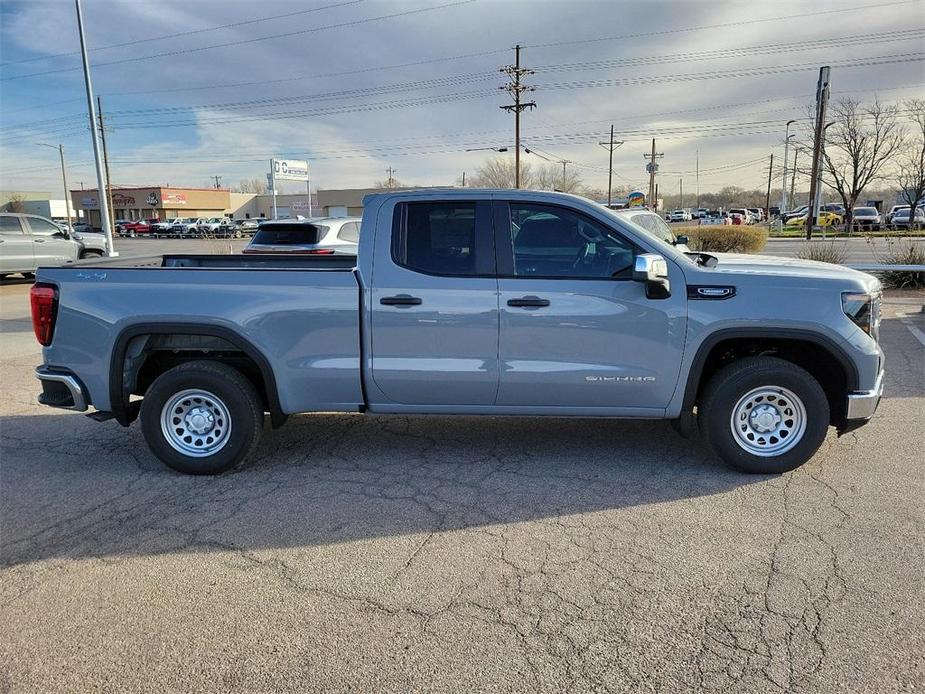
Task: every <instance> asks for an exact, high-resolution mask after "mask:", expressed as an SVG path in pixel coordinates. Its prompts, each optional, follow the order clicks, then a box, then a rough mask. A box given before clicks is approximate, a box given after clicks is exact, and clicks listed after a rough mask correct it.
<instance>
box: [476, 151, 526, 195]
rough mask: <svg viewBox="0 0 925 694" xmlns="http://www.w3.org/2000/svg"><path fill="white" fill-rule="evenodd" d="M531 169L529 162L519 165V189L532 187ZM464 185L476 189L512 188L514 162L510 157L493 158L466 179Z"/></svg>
mask: <svg viewBox="0 0 925 694" xmlns="http://www.w3.org/2000/svg"><path fill="white" fill-rule="evenodd" d="M533 179H534V176H533V168H532V167H531V166H530V163H529V162H521V163H520V187H521V188H531V187H533ZM466 184H467V185H470V186H474V187H476V188H513V187H514V160H513V158H510V157H494V158H492V159H489V160H488V161H487V162H485V164H484V165H483V166H480V167H479V168H478V169H476V170H475V174H474V175H472V176H469V177H467V179H466Z"/></svg>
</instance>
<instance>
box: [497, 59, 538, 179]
mask: <svg viewBox="0 0 925 694" xmlns="http://www.w3.org/2000/svg"><path fill="white" fill-rule="evenodd" d="M501 72H503V73H505V74H506V75H507V76H508V77H510V79H511V81H510V82H508V83H507V84H505V85H504V86H503V87H500V89H503V90H505V91H506V92H507V93H508V94H510V95H511V98H513V99H514V103H513V104H506V105H504V106H502V107H501V108H503V109H504V110H505V111H507V112H508V113H510V112H512V111H513V113H514V187H515V188H520V113H521V111H524V110H526V109H528V108H530V109H533V108H536V102H535V101H527V102H522V101H521V100H520V99H521V96H522V95H523V94H524V92H532V91H535V90H534V88H533V87H528V86H526V85H524V84H521V82H520V78H521V77H523V76H524V75H532V74H534V73H533V70H527V69H525V68H522V67H520V44H517V45H516V46H514V64H513V65H507V66H505V67H503V68H501Z"/></svg>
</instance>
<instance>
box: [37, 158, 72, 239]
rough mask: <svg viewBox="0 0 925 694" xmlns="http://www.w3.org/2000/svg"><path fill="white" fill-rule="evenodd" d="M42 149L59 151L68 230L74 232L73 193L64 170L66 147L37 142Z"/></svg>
mask: <svg viewBox="0 0 925 694" xmlns="http://www.w3.org/2000/svg"><path fill="white" fill-rule="evenodd" d="M35 144H37V145H38V146H40V147H51V148H52V149H56V150H58V154H59V155H60V156H61V180H62V181H64V205H65V207H66V209H67V228H68V231H74V228H73V227H72V226H71V193H70V191H69V190H68V189H67V169H65V168H64V145H58V146H57V147H56V146H55V145H49V144H47V143H45V142H36V143H35Z"/></svg>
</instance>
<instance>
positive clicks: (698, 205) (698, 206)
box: [697, 149, 700, 210]
mask: <svg viewBox="0 0 925 694" xmlns="http://www.w3.org/2000/svg"><path fill="white" fill-rule="evenodd" d="M697 209H698V210H699V209H700V150H699V149H698V150H697Z"/></svg>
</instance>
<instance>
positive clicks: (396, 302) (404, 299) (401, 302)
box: [379, 294, 421, 306]
mask: <svg viewBox="0 0 925 694" xmlns="http://www.w3.org/2000/svg"><path fill="white" fill-rule="evenodd" d="M379 303H380V304H382V305H383V306H418V305H419V304H420V303H421V300H420V299H419V298H418V297H416V296H411V295H410V294H399V295H398V296H384V297H382V298H381V299H379Z"/></svg>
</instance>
